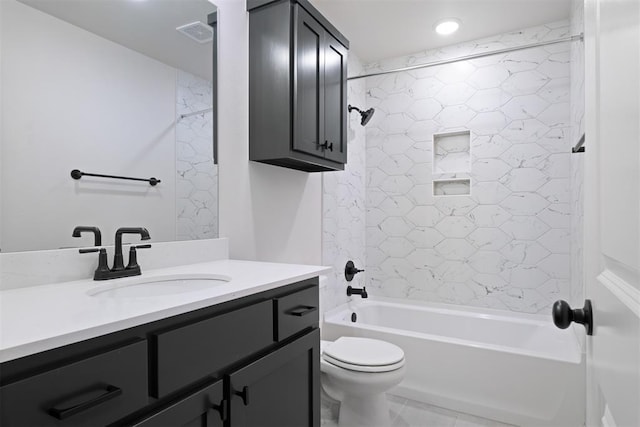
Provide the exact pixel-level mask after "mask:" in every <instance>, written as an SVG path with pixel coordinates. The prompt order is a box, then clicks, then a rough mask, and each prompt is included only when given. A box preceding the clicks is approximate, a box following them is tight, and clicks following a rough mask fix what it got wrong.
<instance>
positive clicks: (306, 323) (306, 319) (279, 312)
mask: <svg viewBox="0 0 640 427" xmlns="http://www.w3.org/2000/svg"><path fill="white" fill-rule="evenodd" d="M318 299H319V291H318V287H317V286H311V287H308V288H305V289H302V290H301V291H297V292H294V293H292V294H289V295H285V296H282V297H278V298H275V299H274V300H273V308H274V313H275V322H276V323H275V327H274V332H275V335H274V339H275V340H276V341H282V340H283V339H285V338H288V337H290V336H291V335H293V334H295V333H297V332H300V331H302V330H303V329H306V328H309V327H313V326H316V325H317V324H318V311H319V310H318Z"/></svg>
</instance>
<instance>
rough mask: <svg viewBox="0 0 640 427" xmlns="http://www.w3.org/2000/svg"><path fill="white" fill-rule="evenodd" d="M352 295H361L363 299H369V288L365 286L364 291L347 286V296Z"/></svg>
mask: <svg viewBox="0 0 640 427" xmlns="http://www.w3.org/2000/svg"><path fill="white" fill-rule="evenodd" d="M351 295H360V296H361V297H362V298H369V294H367V288H366V287H364V286H363V287H362V289H360V288H353V287H351V286H347V296H351Z"/></svg>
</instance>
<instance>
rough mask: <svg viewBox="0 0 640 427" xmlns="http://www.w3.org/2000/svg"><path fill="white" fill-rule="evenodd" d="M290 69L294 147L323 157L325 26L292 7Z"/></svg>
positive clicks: (297, 7) (300, 9)
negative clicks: (291, 68)
mask: <svg viewBox="0 0 640 427" xmlns="http://www.w3.org/2000/svg"><path fill="white" fill-rule="evenodd" d="M294 25H295V26H294V58H293V64H294V67H293V68H294V70H293V104H294V105H293V147H292V148H293V149H294V150H297V151H302V152H304V153H308V154H313V155H314V156H318V157H324V151H323V148H322V147H321V146H320V145H321V144H322V143H323V142H324V140H323V133H324V113H325V112H324V101H323V93H322V88H323V86H324V74H323V69H322V68H323V67H322V64H323V61H324V49H323V43H324V29H323V28H322V26H320V24H319V23H318V22H317V21H316V20H315V19H313V18H312V17H311V15H309V14H308V13H307V12H306V11H305V10H304V9H302V8H301V7H300V6H299V5H296V7H295V24H294Z"/></svg>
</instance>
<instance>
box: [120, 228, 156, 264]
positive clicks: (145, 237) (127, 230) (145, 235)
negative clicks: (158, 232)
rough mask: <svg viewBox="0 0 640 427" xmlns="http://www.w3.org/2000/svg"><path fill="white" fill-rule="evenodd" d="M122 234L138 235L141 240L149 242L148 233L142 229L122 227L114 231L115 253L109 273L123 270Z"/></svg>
mask: <svg viewBox="0 0 640 427" xmlns="http://www.w3.org/2000/svg"><path fill="white" fill-rule="evenodd" d="M123 234H139V235H140V239H141V240H149V239H150V238H151V236H149V232H148V231H147V229H146V228H143V227H122V228H118V230H117V231H116V253H115V255H114V256H113V268H112V269H111V271H118V270H124V261H123V259H122V235H123Z"/></svg>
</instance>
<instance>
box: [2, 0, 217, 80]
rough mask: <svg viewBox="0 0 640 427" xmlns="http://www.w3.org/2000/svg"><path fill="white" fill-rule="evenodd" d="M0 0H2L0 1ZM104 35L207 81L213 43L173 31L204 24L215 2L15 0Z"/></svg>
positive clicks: (176, 0) (211, 65) (195, 0)
mask: <svg viewBox="0 0 640 427" xmlns="http://www.w3.org/2000/svg"><path fill="white" fill-rule="evenodd" d="M0 1H2V0H0ZM19 1H20V2H22V3H25V4H27V5H29V6H31V7H33V8H35V9H38V10H40V11H42V12H45V13H48V14H50V15H53V16H55V17H56V18H59V19H62V20H63V21H67V22H69V23H70V24H73V25H75V26H77V27H80V28H82V29H85V30H87V31H90V32H92V33H94V34H97V35H99V36H101V37H103V38H105V39H107V40H111V41H113V42H115V43H118V44H121V45H123V46H126V47H128V48H130V49H133V50H135V51H137V52H140V53H142V54H144V55H147V56H150V57H151V58H154V59H156V60H158V61H160V62H163V63H165V64H168V65H170V66H172V67H175V68H180V69H182V70H185V71H189V72H190V73H193V74H196V75H198V76H201V77H203V78H206V79H207V80H211V76H212V68H213V60H212V58H213V56H212V55H213V47H212V44H211V42H209V43H203V44H199V43H197V42H195V41H193V40H191V39H190V38H188V37H187V36H185V35H183V34H180V33H178V32H177V31H176V27H179V26H181V25H185V24H189V23H191V22H195V21H201V22H203V23H205V24H206V23H207V16H208V14H209V13H211V12H214V11H215V10H216V7H215V6H214V5H213V4H211V3H210V2H209V1H208V0H147V1H132V0H91V1H86V0H82V1H79V0H19Z"/></svg>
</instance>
